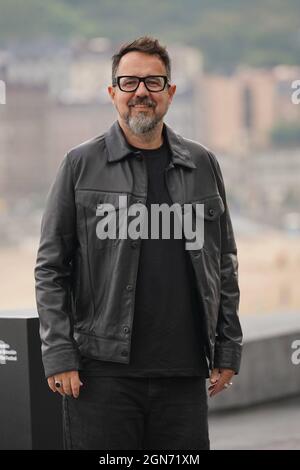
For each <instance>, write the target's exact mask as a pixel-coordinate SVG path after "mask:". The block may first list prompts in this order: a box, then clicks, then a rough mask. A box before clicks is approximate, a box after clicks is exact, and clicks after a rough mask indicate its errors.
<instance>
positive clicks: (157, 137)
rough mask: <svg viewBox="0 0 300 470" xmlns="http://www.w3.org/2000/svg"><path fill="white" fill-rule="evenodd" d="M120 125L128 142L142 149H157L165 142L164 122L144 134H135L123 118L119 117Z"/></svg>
mask: <svg viewBox="0 0 300 470" xmlns="http://www.w3.org/2000/svg"><path fill="white" fill-rule="evenodd" d="M118 122H119V124H120V127H121V129H122V131H123V132H124V134H125V137H126V140H127V142H128V143H129V144H130V145H132V146H133V147H137V148H141V149H156V148H159V147H160V146H161V145H162V144H163V135H162V130H163V122H161V123H159V124H158V125H157V126H156V127H155V129H153V131H151V132H148V133H147V134H143V135H136V134H134V133H133V132H132V131H131V130H130V129H129V128H128V127H127V126H126V124H124V123H123V122H122V121H121V119H118Z"/></svg>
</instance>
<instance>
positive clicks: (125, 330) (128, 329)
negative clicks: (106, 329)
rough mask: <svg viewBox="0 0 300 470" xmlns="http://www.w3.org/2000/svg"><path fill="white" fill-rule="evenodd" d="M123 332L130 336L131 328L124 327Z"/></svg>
mask: <svg viewBox="0 0 300 470" xmlns="http://www.w3.org/2000/svg"><path fill="white" fill-rule="evenodd" d="M123 331H124V333H126V334H128V333H129V331H130V328H129V326H124V327H123Z"/></svg>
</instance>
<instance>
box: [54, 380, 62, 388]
mask: <svg viewBox="0 0 300 470" xmlns="http://www.w3.org/2000/svg"><path fill="white" fill-rule="evenodd" d="M55 387H56V388H59V387H61V382H58V380H56V381H55Z"/></svg>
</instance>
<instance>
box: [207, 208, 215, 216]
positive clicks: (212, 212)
mask: <svg viewBox="0 0 300 470" xmlns="http://www.w3.org/2000/svg"><path fill="white" fill-rule="evenodd" d="M208 213H209V215H210V216H211V217H212V216H213V215H214V214H215V211H214V209H209V211H208Z"/></svg>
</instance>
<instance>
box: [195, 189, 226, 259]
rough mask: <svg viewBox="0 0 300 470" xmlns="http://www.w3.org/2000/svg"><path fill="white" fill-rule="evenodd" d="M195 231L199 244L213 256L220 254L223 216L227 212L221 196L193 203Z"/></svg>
mask: <svg viewBox="0 0 300 470" xmlns="http://www.w3.org/2000/svg"><path fill="white" fill-rule="evenodd" d="M192 207H193V216H194V221H193V225H194V230H195V233H197V238H198V244H199V246H201V248H203V249H204V250H205V251H206V252H207V253H209V254H211V255H216V254H219V252H220V249H221V225H220V221H221V215H222V214H223V213H224V211H225V206H224V203H223V200H222V198H221V196H220V195H219V194H217V195H213V196H209V197H207V198H203V199H199V201H193V202H192Z"/></svg>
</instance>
